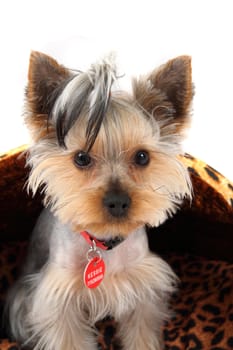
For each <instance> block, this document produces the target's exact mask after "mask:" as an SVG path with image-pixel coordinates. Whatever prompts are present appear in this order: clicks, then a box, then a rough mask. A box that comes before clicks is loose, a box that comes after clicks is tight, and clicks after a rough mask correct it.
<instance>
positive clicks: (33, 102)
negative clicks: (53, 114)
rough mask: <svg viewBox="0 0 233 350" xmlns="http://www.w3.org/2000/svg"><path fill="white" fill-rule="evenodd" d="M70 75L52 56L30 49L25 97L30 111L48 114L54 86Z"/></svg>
mask: <svg viewBox="0 0 233 350" xmlns="http://www.w3.org/2000/svg"><path fill="white" fill-rule="evenodd" d="M69 76H70V73H69V71H68V70H67V69H66V68H64V67H63V66H61V65H59V64H58V63H57V61H55V60H54V59H53V58H52V57H50V56H47V55H45V54H43V53H41V52H37V51H32V53H31V56H30V63H29V70H28V86H27V89H26V99H27V102H28V107H29V108H30V110H31V112H32V113H35V114H42V115H44V114H46V115H47V114H48V113H49V112H50V109H51V106H52V104H53V102H54V101H53V93H54V91H55V90H56V88H57V87H58V86H59V85H60V84H62V82H63V81H64V80H66V79H67V78H68V77H69Z"/></svg>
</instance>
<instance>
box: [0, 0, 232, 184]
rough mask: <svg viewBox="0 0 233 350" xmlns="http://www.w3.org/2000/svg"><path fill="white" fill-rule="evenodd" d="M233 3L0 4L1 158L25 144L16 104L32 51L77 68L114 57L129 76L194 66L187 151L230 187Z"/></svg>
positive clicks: (96, 0)
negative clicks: (173, 61) (180, 64)
mask: <svg viewBox="0 0 233 350" xmlns="http://www.w3.org/2000/svg"><path fill="white" fill-rule="evenodd" d="M232 8H233V3H232V1H231V0H229V1H227V0H221V1H215V0H212V1H210V0H209V1H208V0H205V1H204V0H200V1H197V0H194V1H188V0H184V1H183V0H170V1H168V0H161V1H156V0H154V1H147V0H144V1H135V0H134V1H130V0H115V1H112V0H108V1H107V0H106V1H104V0H92V1H90V0H83V1H79V0H76V1H72V0H66V1H59V0H56V1H53V0H40V1H38V0H37V1H34V0H30V1H27V0H14V1H13V0H8V1H1V3H0V39H1V40H0V48H1V51H0V79H1V81H0V89H1V91H0V92H1V101H0V102H1V114H0V118H1V124H0V125H1V127H0V152H5V151H6V150H9V149H10V148H13V147H15V146H19V145H21V144H23V143H27V142H28V135H27V131H26V130H25V128H24V125H23V119H22V116H21V115H22V103H23V92H24V86H25V84H26V79H27V66H28V59H29V55H30V51H31V50H39V51H43V52H45V53H47V54H50V55H52V56H54V57H55V58H56V59H57V60H59V61H60V62H61V63H63V64H65V65H67V66H68V67H70V68H83V67H86V66H88V64H89V63H91V62H93V61H95V60H96V59H98V58H99V57H100V56H102V55H103V54H105V53H107V52H109V51H110V50H114V51H116V52H117V55H118V60H119V62H120V65H121V67H122V71H124V72H125V73H126V74H128V76H131V75H132V74H142V73H147V72H148V71H150V69H153V68H154V67H156V66H157V65H159V64H161V63H164V62H165V61H166V60H168V59H170V58H173V57H175V56H177V55H181V54H188V55H191V56H192V59H193V80H194V82H195V85H196V95H195V99H194V104H193V125H192V128H191V131H190V133H189V137H188V139H187V141H186V142H185V143H184V149H185V151H187V152H189V153H192V154H193V155H194V156H197V157H199V158H201V159H202V160H204V161H206V162H208V163H209V164H210V165H211V166H213V167H214V168H216V169H217V170H219V171H220V172H222V173H223V174H224V175H226V176H227V177H228V178H230V179H231V180H232V179H233V164H232V134H233V131H232V126H233V111H232V104H233V97H232V96H233V10H232Z"/></svg>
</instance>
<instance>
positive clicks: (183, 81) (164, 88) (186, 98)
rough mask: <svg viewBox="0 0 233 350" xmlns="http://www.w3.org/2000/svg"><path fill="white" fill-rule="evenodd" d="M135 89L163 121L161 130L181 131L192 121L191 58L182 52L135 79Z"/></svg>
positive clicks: (139, 98)
mask: <svg viewBox="0 0 233 350" xmlns="http://www.w3.org/2000/svg"><path fill="white" fill-rule="evenodd" d="M133 91H134V96H135V98H136V100H137V102H138V103H139V104H140V105H141V106H142V108H143V109H144V110H145V111H146V112H148V113H150V114H152V115H153V116H154V117H155V118H156V119H157V120H159V121H161V126H162V127H161V133H162V134H166V133H180V132H181V131H182V130H183V129H184V127H185V126H186V124H187V123H188V121H189V109H190V104H191V101H192V98H193V94H194V92H193V84H192V68H191V58H190V57H189V56H179V57H177V58H174V59H172V60H170V61H168V62H167V63H166V64H164V65H162V66H161V67H159V68H158V69H156V70H154V71H153V72H152V73H151V74H149V75H148V76H146V77H143V78H140V79H138V80H135V81H134V83H133ZM168 125H169V126H170V127H169V128H168V127H167V126H168ZM171 125H172V126H173V127H171Z"/></svg>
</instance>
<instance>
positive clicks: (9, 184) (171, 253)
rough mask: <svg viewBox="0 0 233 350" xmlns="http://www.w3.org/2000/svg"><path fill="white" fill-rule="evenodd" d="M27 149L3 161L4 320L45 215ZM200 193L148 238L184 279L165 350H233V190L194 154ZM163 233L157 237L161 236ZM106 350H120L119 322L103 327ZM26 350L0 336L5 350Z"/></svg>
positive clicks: (0, 247) (191, 164)
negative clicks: (32, 191)
mask: <svg viewBox="0 0 233 350" xmlns="http://www.w3.org/2000/svg"><path fill="white" fill-rule="evenodd" d="M24 150H25V148H24V147H23V148H21V149H19V150H16V151H13V152H11V153H8V154H7V155H2V156H0V190H1V196H0V242H1V243H0V313H2V310H3V305H4V301H5V296H6V293H7V290H8V288H9V287H10V286H11V285H12V283H13V282H14V280H15V278H16V276H17V275H18V269H19V267H20V266H21V264H22V261H23V260H24V257H25V254H26V248H27V241H28V235H29V232H30V231H31V228H32V226H33V224H34V221H35V218H36V217H37V216H38V213H39V211H40V209H41V201H40V198H36V199H33V200H32V198H30V197H29V196H28V194H27V193H26V191H25V190H23V188H24V183H25V180H26V177H27V171H26V170H25V168H24V166H25V157H24V156H22V152H23V151H24ZM182 161H183V163H184V164H185V165H186V166H187V168H188V169H189V172H190V174H191V177H192V182H193V188H194V199H193V202H192V205H190V203H187V204H186V205H184V207H183V208H182V210H181V211H180V213H178V215H176V216H175V217H174V218H173V219H172V220H168V221H167V222H166V223H165V224H164V225H162V226H161V227H159V228H158V229H156V232H154V231H153V230H151V232H148V237H149V243H150V247H151V249H152V250H154V251H155V252H157V253H159V254H161V255H163V257H164V258H165V259H166V260H167V261H168V263H169V264H170V265H171V266H172V268H173V269H174V270H175V272H176V273H177V275H178V276H179V278H180V286H179V290H178V292H177V293H176V294H175V295H173V298H172V303H171V308H172V310H173V311H174V313H173V317H172V319H171V320H170V321H169V322H167V323H166V324H165V325H164V328H163V335H164V341H165V350H231V349H233V253H232V252H233V184H232V183H231V182H230V181H228V180H227V179H225V178H224V177H223V176H222V175H221V174H219V173H218V172H217V171H216V170H214V169H213V168H211V167H210V166H208V165H207V164H205V163H204V162H201V161H200V160H198V159H195V158H194V157H192V156H190V155H186V156H185V157H183V158H182ZM155 233H156V234H155ZM97 328H98V330H99V336H98V348H99V350H120V344H119V342H118V340H117V337H116V331H115V329H116V325H115V322H114V320H111V319H107V320H105V321H103V322H100V323H98V324H97ZM16 349H20V347H19V345H17V344H16V343H15V342H11V341H9V339H7V335H6V333H5V330H4V327H1V329H0V350H16ZM142 350H143V349H142Z"/></svg>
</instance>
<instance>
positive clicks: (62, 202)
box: [8, 53, 192, 350]
mask: <svg viewBox="0 0 233 350" xmlns="http://www.w3.org/2000/svg"><path fill="white" fill-rule="evenodd" d="M114 72H115V66H114V69H113V68H111V67H110V65H109V64H106V62H105V64H104V65H103V66H98V65H97V66H96V67H95V66H93V67H92V68H91V70H90V71H89V72H87V73H85V74H83V75H80V76H79V75H77V76H75V75H73V73H71V72H70V71H69V70H67V69H66V68H64V67H63V66H60V65H59V64H58V63H57V62H56V61H55V60H53V59H51V58H49V57H48V56H46V55H43V54H40V53H33V54H32V57H31V61H30V68H29V84H28V90H27V96H26V97H27V101H26V115H25V119H26V123H27V125H28V128H29V130H30V132H31V136H32V145H31V147H30V150H29V156H28V165H29V166H30V167H31V173H30V176H29V181H28V188H29V189H31V190H32V192H33V194H35V193H36V192H37V191H41V192H43V194H44V202H45V205H46V206H49V209H48V210H45V211H44V212H43V213H42V215H41V217H40V219H39V221H38V223H37V225H36V227H35V231H34V233H33V237H32V243H31V248H30V250H29V257H28V260H27V263H26V265H25V268H24V272H23V275H22V277H21V279H20V280H19V281H18V282H17V284H16V286H15V287H14V289H13V291H12V292H11V294H10V296H9V301H8V307H9V309H10V311H9V313H10V322H11V329H12V333H13V335H14V336H15V337H16V338H18V339H19V340H20V341H21V342H22V343H24V344H25V345H28V346H32V347H33V349H34V350H83V349H85V350H96V349H97V344H96V339H95V336H94V329H93V327H94V326H95V323H96V322H97V321H98V320H100V319H101V318H104V317H106V316H107V315H111V316H113V317H115V319H116V320H117V321H118V322H119V329H118V336H119V338H120V339H121V342H122V345H123V349H124V350H161V349H162V338H161V326H162V324H163V322H164V320H165V319H167V317H168V316H169V311H168V299H169V296H170V294H171V293H172V292H173V291H174V286H175V284H176V277H175V275H174V273H173V272H172V270H171V269H170V267H169V266H168V265H167V264H166V263H165V262H164V261H163V260H162V259H160V258H159V257H157V256H156V255H152V254H151V253H150V252H149V248H148V242H147V237H146V232H145V228H144V227H145V225H149V226H158V225H160V224H161V223H162V222H164V221H165V220H166V219H167V218H168V217H169V216H171V215H173V214H174V213H175V212H176V210H177V208H178V206H179V205H180V203H181V202H182V200H183V198H184V197H188V198H190V197H191V192H192V189H191V182H190V179H189V176H188V172H187V170H186V169H185V168H184V166H183V165H182V164H181V162H180V161H179V153H180V152H181V151H182V150H181V141H182V138H183V131H184V130H185V128H186V126H187V124H188V120H189V114H188V112H189V109H190V103H191V99H192V82H191V64H190V58H189V57H187V56H181V57H178V58H176V59H174V60H171V61H169V62H168V63H167V64H165V65H164V66H161V67H160V68H159V69H158V70H156V71H154V72H152V73H151V74H150V75H148V76H146V77H143V78H140V79H138V80H135V81H134V86H133V95H132V96H130V95H129V94H127V93H125V92H120V91H116V90H112V91H110V88H111V84H112V83H113V82H114V81H115V79H116V76H114V74H115V73H114ZM80 74H81V73H80ZM67 79H68V80H67ZM70 79H71V80H70ZM72 79H74V80H72ZM67 81H68V83H67ZM106 81H107V83H106ZM70 82H71V83H70ZM59 89H60V90H59ZM67 92H69V93H70V94H71V96H67ZM59 93H60V94H59ZM85 93H86V94H87V96H85ZM57 96H59V97H57ZM103 96H104V97H105V98H106V100H107V101H106V104H105V103H103V100H102V97H103ZM75 99H76V100H75ZM83 99H84V100H83ZM77 100H78V102H80V103H82V102H83V108H80V114H79V115H78V116H75V112H76V108H78V107H79V105H76V104H75V103H76V102H77ZM54 106H55V107H54ZM74 106H75V108H73V107H74ZM93 106H94V107H93ZM99 106H100V107H99ZM98 107H99V109H98ZM72 108H73V109H72ZM93 111H94V112H93ZM103 111H104V115H101V113H102V112H103ZM91 112H93V114H91ZM93 115H94V117H95V118H96V120H97V121H98V122H99V129H98V128H93V125H92V129H90V130H89V131H88V132H89V134H91V133H95V132H96V130H97V132H96V135H95V138H94V142H93V144H91V147H90V149H88V155H89V157H90V159H91V162H90V164H88V166H86V167H80V166H79V165H77V164H76V163H75V156H76V155H77V153H78V152H80V151H82V152H85V151H86V149H87V146H86V140H87V136H90V135H89V134H88V132H87V130H88V127H89V128H90V124H89V118H93ZM74 117H75V118H74ZM100 117H102V119H101V118H100ZM56 118H57V119H56ZM59 118H60V119H59ZM67 118H70V120H68V121H67ZM98 118H99V119H98ZM96 120H94V122H95V121H96ZM69 122H70V124H69ZM66 123H68V124H66ZM64 125H65V126H67V125H68V126H69V127H67V129H64V130H63V127H64ZM97 126H98V125H97ZM62 137H64V139H62ZM59 138H60V139H59ZM139 151H146V152H147V154H148V157H149V161H148V163H147V164H146V165H140V164H138V163H137V162H136V160H135V156H136V154H137V153H138V152H139ZM111 191H114V194H118V193H124V194H127V198H129V199H130V201H129V204H127V205H128V206H127V211H126V212H125V213H124V215H121V216H117V215H116V216H114V215H113V214H112V212H111V210H110V206H108V205H106V204H105V202H104V200H105V198H106V194H109V193H110V192H111ZM124 204H125V203H124ZM83 230H87V231H88V232H90V233H91V234H92V235H93V236H94V237H96V238H99V239H102V240H108V239H110V238H115V237H116V236H122V237H124V238H125V240H124V242H123V243H121V244H120V245H119V246H117V247H115V248H114V249H113V250H111V251H101V252H100V254H101V257H102V259H103V260H104V262H105V264H106V274H105V277H104V280H103V282H102V283H101V284H100V285H99V286H98V287H97V288H96V289H93V290H90V289H88V288H87V287H86V286H85V285H84V282H83V273H84V270H85V266H86V265H87V252H88V249H89V248H90V247H89V245H88V243H87V242H86V241H85V240H84V238H83V237H82V236H81V235H80V232H81V231H83ZM17 295H18V297H17Z"/></svg>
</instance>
